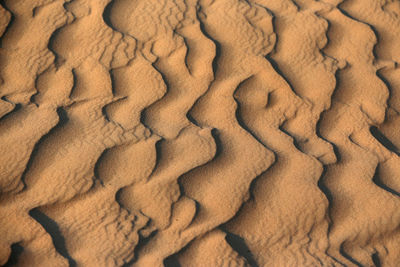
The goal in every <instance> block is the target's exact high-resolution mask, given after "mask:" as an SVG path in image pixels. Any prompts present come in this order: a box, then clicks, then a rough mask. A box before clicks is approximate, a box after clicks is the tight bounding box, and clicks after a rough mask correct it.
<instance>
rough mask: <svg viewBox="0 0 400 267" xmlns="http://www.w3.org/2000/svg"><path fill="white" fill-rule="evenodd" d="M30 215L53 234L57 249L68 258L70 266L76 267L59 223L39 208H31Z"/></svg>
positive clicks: (52, 237)
mask: <svg viewBox="0 0 400 267" xmlns="http://www.w3.org/2000/svg"><path fill="white" fill-rule="evenodd" d="M29 215H30V216H31V217H32V218H33V219H35V220H36V221H37V222H38V223H40V224H41V225H42V227H43V228H44V229H45V230H46V232H47V233H48V234H49V235H50V236H51V239H52V240H53V244H54V247H55V249H56V251H57V252H58V253H59V254H60V255H61V256H63V257H64V258H66V259H67V260H68V262H69V266H70V267H76V266H77V264H76V261H75V260H74V259H73V258H72V257H71V256H70V255H69V253H68V250H67V248H66V246H65V239H64V236H63V235H62V233H61V231H60V228H59V227H58V225H57V223H56V222H55V221H53V220H52V219H51V218H49V217H48V216H47V215H46V214H44V213H43V212H41V211H40V210H39V209H38V208H35V209H32V210H30V211H29Z"/></svg>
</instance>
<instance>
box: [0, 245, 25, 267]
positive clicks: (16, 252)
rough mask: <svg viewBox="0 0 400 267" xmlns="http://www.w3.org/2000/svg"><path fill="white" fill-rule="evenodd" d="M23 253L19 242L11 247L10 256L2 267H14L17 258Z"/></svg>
mask: <svg viewBox="0 0 400 267" xmlns="http://www.w3.org/2000/svg"><path fill="white" fill-rule="evenodd" d="M23 251H24V247H23V246H21V245H20V242H18V243H14V244H12V245H11V254H10V257H9V258H8V261H7V262H6V263H5V264H4V265H3V267H11V266H16V265H17V264H18V259H19V256H20V255H21V254H22V252H23Z"/></svg>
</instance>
